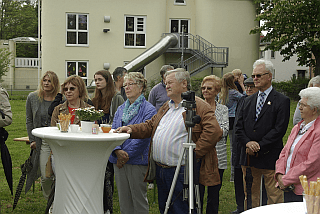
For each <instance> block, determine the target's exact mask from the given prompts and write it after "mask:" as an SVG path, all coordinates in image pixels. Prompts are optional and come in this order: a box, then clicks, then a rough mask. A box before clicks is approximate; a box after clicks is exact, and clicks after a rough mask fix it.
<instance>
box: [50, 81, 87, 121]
mask: <svg viewBox="0 0 320 214" xmlns="http://www.w3.org/2000/svg"><path fill="white" fill-rule="evenodd" d="M62 88H63V93H64V96H65V97H66V99H67V100H66V101H65V102H64V103H62V104H60V105H58V106H56V107H55V108H54V110H53V113H52V118H51V126H56V123H58V120H59V118H58V115H59V114H60V113H62V114H69V113H70V114H71V115H72V117H71V121H70V123H71V124H78V125H79V124H80V120H79V118H77V117H75V111H74V109H77V108H86V107H91V105H89V104H88V103H87V101H88V92H87V89H86V86H85V84H84V81H83V79H82V78H81V77H79V76H77V75H72V76H70V77H68V78H67V79H66V80H65V81H64V83H63V84H62Z"/></svg>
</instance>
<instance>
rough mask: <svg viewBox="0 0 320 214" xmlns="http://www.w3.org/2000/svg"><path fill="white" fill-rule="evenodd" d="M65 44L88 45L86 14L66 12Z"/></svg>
mask: <svg viewBox="0 0 320 214" xmlns="http://www.w3.org/2000/svg"><path fill="white" fill-rule="evenodd" d="M66 36H67V45H68V46H88V36H89V31H88V15H87V14H75V13H67V35H66Z"/></svg>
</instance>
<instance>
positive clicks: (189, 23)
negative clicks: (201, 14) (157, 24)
mask: <svg viewBox="0 0 320 214" xmlns="http://www.w3.org/2000/svg"><path fill="white" fill-rule="evenodd" d="M174 20H176V21H179V26H178V33H181V21H188V32H185V33H190V25H191V20H190V19H169V31H170V33H172V32H171V21H174ZM180 39H181V38H180ZM189 42H190V41H189V39H188V44H187V46H186V44H185V47H190V44H189ZM179 47H180V44H179Z"/></svg>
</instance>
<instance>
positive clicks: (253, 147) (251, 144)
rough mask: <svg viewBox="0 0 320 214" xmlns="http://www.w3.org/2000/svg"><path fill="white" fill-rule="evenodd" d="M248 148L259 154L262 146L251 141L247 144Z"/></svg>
mask: <svg viewBox="0 0 320 214" xmlns="http://www.w3.org/2000/svg"><path fill="white" fill-rule="evenodd" d="M246 147H247V148H248V149H250V150H251V151H252V152H259V150H260V145H259V143H258V142H256V141H249V142H248V143H247V144H246Z"/></svg>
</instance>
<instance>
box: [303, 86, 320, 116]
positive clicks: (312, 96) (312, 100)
mask: <svg viewBox="0 0 320 214" xmlns="http://www.w3.org/2000/svg"><path fill="white" fill-rule="evenodd" d="M319 94H320V88H319V87H310V88H305V89H302V90H301V91H300V93H299V96H300V97H301V98H307V99H308V101H307V104H308V105H309V106H310V108H311V109H314V108H316V109H317V112H318V113H320V96H319Z"/></svg>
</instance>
